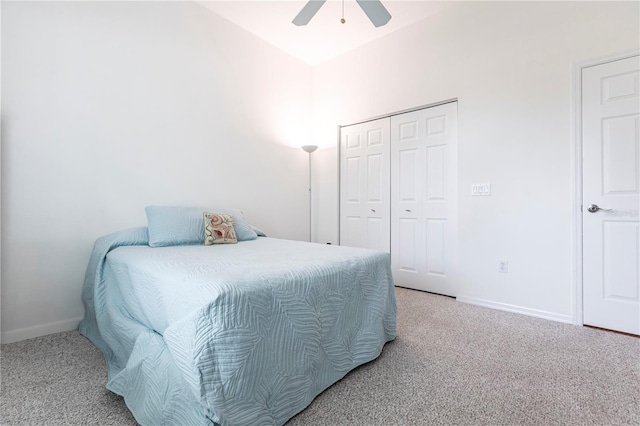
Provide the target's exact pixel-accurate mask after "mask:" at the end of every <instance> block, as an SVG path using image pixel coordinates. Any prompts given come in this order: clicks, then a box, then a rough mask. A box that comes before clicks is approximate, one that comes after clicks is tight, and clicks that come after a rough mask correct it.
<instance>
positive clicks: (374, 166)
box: [340, 118, 391, 252]
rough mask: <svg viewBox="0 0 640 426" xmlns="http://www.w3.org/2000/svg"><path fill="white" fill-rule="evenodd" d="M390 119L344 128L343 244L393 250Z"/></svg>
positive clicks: (341, 216)
mask: <svg viewBox="0 0 640 426" xmlns="http://www.w3.org/2000/svg"><path fill="white" fill-rule="evenodd" d="M389 167H390V144H389V118H382V119H379V120H374V121H369V122H366V123H360V124H354V125H352V126H345V127H342V128H341V129H340V245H345V246H351V247H363V248H370V249H374V250H380V251H386V252H389V250H390V244H391V242H390V240H391V237H390V233H391V231H390V228H391V225H390V221H391V218H390V200H389V197H390V195H389V191H390V182H389V179H390V175H391V172H390V170H389Z"/></svg>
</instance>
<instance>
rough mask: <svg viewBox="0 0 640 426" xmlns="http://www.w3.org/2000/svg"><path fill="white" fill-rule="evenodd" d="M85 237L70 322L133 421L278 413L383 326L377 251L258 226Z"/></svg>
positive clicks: (383, 290)
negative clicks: (170, 236) (200, 236)
mask: <svg viewBox="0 0 640 426" xmlns="http://www.w3.org/2000/svg"><path fill="white" fill-rule="evenodd" d="M147 244H148V236H147V230H146V228H135V229H130V230H127V231H122V232H118V233H115V234H111V235H108V236H105V237H102V238H100V239H98V240H97V241H96V244H95V246H94V251H93V254H92V256H91V260H90V262H89V266H88V269H87V274H86V278H85V283H84V288H83V295H82V298H83V302H84V304H85V308H86V315H85V318H84V319H83V321H82V322H81V324H80V331H81V333H82V334H84V335H85V336H87V337H88V338H89V339H90V340H91V341H92V342H93V343H94V344H95V345H96V346H97V347H98V348H99V349H100V350H101V351H102V352H103V353H104V355H105V359H106V361H107V366H108V383H107V388H109V389H110V390H111V391H113V392H115V393H117V394H120V395H122V396H123V397H124V399H125V402H126V403H127V406H128V407H129V408H130V410H131V412H132V413H133V415H134V416H135V418H136V420H137V421H138V422H139V423H141V424H143V425H161V424H173V425H206V424H221V425H254V424H274V425H281V424H284V423H285V422H286V421H287V420H288V419H290V418H291V417H292V416H294V415H295V414H296V413H298V412H300V411H301V410H303V409H304V408H305V407H306V406H307V405H309V403H311V401H312V400H313V399H314V398H315V397H316V396H317V395H318V394H320V393H321V392H322V391H323V390H324V389H326V388H327V387H329V386H330V385H331V384H333V383H335V382H336V381H338V380H339V379H341V378H342V377H343V376H344V375H345V374H347V373H348V372H349V371H350V370H352V369H353V368H355V367H357V366H358V365H361V364H363V363H366V362H369V361H371V360H373V359H375V358H376V357H378V355H379V354H380V352H381V351H382V347H383V346H384V344H385V343H386V342H388V341H390V340H393V339H394V338H395V332H396V303H395V295H394V288H393V281H392V277H391V270H390V264H389V263H390V262H389V255H388V254H387V253H382V252H376V251H371V250H364V249H355V248H347V247H336V246H326V245H321V244H312V243H306V242H298V241H287V240H279V239H274V238H258V239H257V240H254V241H245V242H241V243H238V244H221V245H214V246H180V247H157V248H151V247H149V246H148V245H147Z"/></svg>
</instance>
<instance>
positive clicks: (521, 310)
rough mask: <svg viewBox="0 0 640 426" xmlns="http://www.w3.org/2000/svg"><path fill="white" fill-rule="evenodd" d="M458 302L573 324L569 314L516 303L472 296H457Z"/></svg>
mask: <svg viewBox="0 0 640 426" xmlns="http://www.w3.org/2000/svg"><path fill="white" fill-rule="evenodd" d="M456 300H457V301H458V302H462V303H469V304H471V305H478V306H484V307H486V308H491V309H497V310H499V311H507V312H513V313H515V314H522V315H528V316H530V317H537V318H544V319H547V320H551V321H558V322H564V323H567V324H573V317H572V316H571V315H561V314H556V313H554V312H547V311H541V310H538V309H531V308H525V307H522V306H517V305H509V304H507V303H500V302H494V301H492V300H484V299H476V298H473V297H466V296H458V297H456Z"/></svg>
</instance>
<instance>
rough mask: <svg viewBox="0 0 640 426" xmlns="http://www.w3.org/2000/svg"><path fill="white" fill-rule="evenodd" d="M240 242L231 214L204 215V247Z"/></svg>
mask: <svg viewBox="0 0 640 426" xmlns="http://www.w3.org/2000/svg"><path fill="white" fill-rule="evenodd" d="M237 242H238V239H237V238H236V231H235V230H234V229H233V216H231V215H230V214H216V213H206V212H205V213H204V245H205V246H210V245H212V244H235V243H237Z"/></svg>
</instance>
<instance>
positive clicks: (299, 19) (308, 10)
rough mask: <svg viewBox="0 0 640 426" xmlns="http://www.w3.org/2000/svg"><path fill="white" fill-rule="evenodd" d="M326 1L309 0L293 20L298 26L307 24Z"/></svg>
mask: <svg viewBox="0 0 640 426" xmlns="http://www.w3.org/2000/svg"><path fill="white" fill-rule="evenodd" d="M326 1H327V0H309V1H308V2H307V4H305V5H304V7H303V8H302V10H301V11H300V12H299V13H298V14H297V15H296V17H295V18H293V21H291V22H293V24H294V25H297V26H302V25H307V24H308V23H309V21H310V20H311V18H313V16H314V15H315V14H316V13H317V12H318V10H320V8H321V7H322V5H323V4H324V3H325V2H326Z"/></svg>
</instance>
